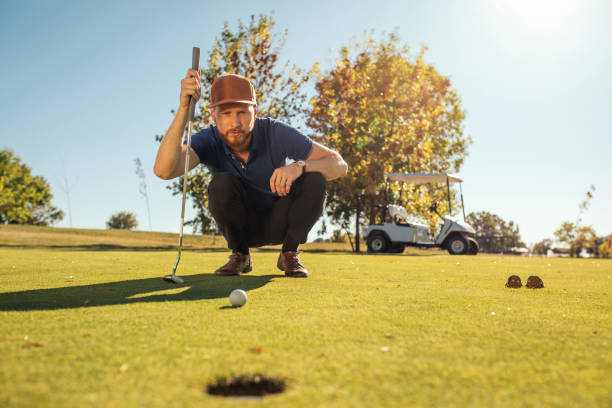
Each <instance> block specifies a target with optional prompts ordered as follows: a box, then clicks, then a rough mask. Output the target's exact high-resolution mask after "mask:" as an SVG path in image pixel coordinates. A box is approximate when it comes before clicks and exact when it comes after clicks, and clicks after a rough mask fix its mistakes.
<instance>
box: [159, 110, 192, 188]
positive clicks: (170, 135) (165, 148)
mask: <svg viewBox="0 0 612 408" xmlns="http://www.w3.org/2000/svg"><path fill="white" fill-rule="evenodd" d="M188 112H189V108H182V107H179V109H178V110H177V112H176V115H175V116H174V120H173V121H172V123H171V124H170V127H169V128H168V131H166V134H165V135H164V138H163V139H162V141H161V144H160V146H159V150H158V151H157V158H156V159H155V166H154V168H153V170H154V172H155V175H157V177H160V178H162V179H166V180H167V179H171V178H174V177H177V175H178V174H179V173H181V169H180V157H181V142H182V139H183V131H184V130H185V124H186V123H187V114H188ZM177 172H178V173H177Z"/></svg>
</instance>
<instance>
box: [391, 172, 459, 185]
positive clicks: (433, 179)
mask: <svg viewBox="0 0 612 408" xmlns="http://www.w3.org/2000/svg"><path fill="white" fill-rule="evenodd" d="M387 177H388V178H389V180H392V181H403V182H404V183H410V184H434V183H444V184H446V180H447V177H448V181H449V183H461V182H462V181H463V180H461V179H460V178H459V177H457V176H455V175H454V174H439V173H388V174H387Z"/></svg>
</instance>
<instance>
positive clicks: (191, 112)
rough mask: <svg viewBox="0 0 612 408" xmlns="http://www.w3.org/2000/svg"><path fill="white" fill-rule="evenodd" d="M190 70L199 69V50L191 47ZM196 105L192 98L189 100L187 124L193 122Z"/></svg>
mask: <svg viewBox="0 0 612 408" xmlns="http://www.w3.org/2000/svg"><path fill="white" fill-rule="evenodd" d="M191 69H193V70H198V69H200V49H199V48H198V47H193V55H192V57H191ZM196 103H198V101H196V100H195V98H193V97H192V98H191V99H190V100H189V116H188V117H187V120H189V122H192V121H193V116H194V114H195V106H196Z"/></svg>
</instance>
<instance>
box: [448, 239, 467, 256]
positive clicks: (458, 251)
mask: <svg viewBox="0 0 612 408" xmlns="http://www.w3.org/2000/svg"><path fill="white" fill-rule="evenodd" d="M469 248H470V247H469V244H468V241H467V240H466V239H465V237H464V236H463V235H461V234H455V235H453V236H452V237H451V238H450V239H449V240H448V243H447V244H446V249H447V250H448V253H449V254H451V255H465V254H467V253H468V250H469Z"/></svg>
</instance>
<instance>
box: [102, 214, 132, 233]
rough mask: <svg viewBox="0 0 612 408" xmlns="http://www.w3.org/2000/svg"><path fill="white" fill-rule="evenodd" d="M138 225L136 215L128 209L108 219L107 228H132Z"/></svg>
mask: <svg viewBox="0 0 612 408" xmlns="http://www.w3.org/2000/svg"><path fill="white" fill-rule="evenodd" d="M137 226H138V221H137V220H136V216H135V215H134V214H133V213H131V212H127V211H121V212H118V213H115V214H113V215H111V217H110V218H109V219H108V221H106V228H108V229H126V230H131V229H134V228H136V227H137Z"/></svg>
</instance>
